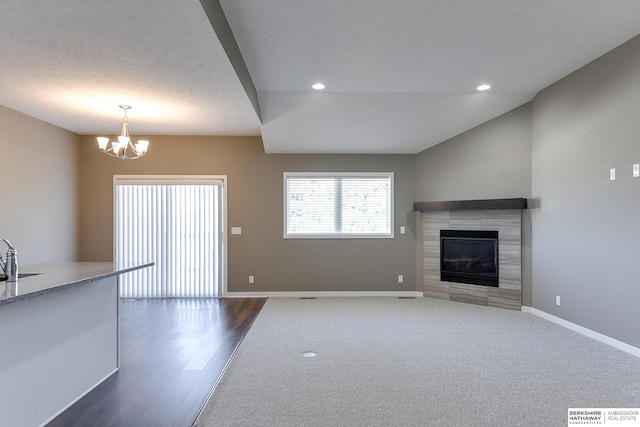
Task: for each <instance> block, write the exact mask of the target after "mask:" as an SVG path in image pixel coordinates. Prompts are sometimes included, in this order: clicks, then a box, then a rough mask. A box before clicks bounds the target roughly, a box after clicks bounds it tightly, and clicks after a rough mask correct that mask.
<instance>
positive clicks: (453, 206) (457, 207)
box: [413, 198, 527, 212]
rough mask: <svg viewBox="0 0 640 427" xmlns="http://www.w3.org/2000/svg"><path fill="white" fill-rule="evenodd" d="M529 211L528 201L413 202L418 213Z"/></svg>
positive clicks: (518, 199)
mask: <svg viewBox="0 0 640 427" xmlns="http://www.w3.org/2000/svg"><path fill="white" fill-rule="evenodd" d="M493 209H527V199H521V198H515V199H488V200H453V201H448V202H413V210H414V211H418V212H433V211H461V210H493Z"/></svg>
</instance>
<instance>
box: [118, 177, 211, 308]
mask: <svg viewBox="0 0 640 427" xmlns="http://www.w3.org/2000/svg"><path fill="white" fill-rule="evenodd" d="M223 180H224V177H215V176H173V177H166V176H165V177H154V176H115V177H114V185H115V191H114V196H115V227H114V228H115V230H114V231H115V236H114V237H115V244H114V259H115V260H116V261H117V262H122V263H127V262H149V261H153V262H155V265H154V266H153V267H151V268H148V269H147V268H145V269H142V270H138V271H134V272H131V273H127V274H124V275H122V276H121V277H120V278H119V279H118V280H119V283H120V297H122V298H173V297H217V296H218V295H219V294H220V288H221V284H222V274H223V262H222V260H223V258H222V256H223V249H224V248H223V245H224V240H223V236H222V230H223V212H222V208H223V205H222V203H223V195H224V194H223V191H224V181H223Z"/></svg>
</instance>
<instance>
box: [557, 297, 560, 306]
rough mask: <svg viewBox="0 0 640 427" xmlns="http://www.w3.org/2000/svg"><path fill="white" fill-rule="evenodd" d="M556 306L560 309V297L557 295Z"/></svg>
mask: <svg viewBox="0 0 640 427" xmlns="http://www.w3.org/2000/svg"><path fill="white" fill-rule="evenodd" d="M556 305H557V306H558V307H560V295H556Z"/></svg>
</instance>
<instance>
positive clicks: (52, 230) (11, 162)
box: [0, 106, 78, 265]
mask: <svg viewBox="0 0 640 427" xmlns="http://www.w3.org/2000/svg"><path fill="white" fill-rule="evenodd" d="M0 129H2V132H0V164H1V165H2V183H1V184H0V200H2V201H1V202H0V237H2V238H5V239H8V240H10V241H11V242H12V243H13V245H14V246H15V247H16V250H17V251H18V261H19V263H20V265H26V264H32V263H37V262H54V261H55V262H57V261H73V260H75V257H76V236H77V232H76V182H77V181H76V157H75V156H76V147H77V145H78V136H77V135H75V134H73V133H71V132H68V131H65V130H62V129H60V128H58V127H55V126H52V125H50V124H48V123H45V122H43V121H40V120H37V119H34V118H33V117H30V116H27V115H24V114H22V113H19V112H17V111H14V110H10V109H8V108H5V107H1V106H0ZM5 251H6V247H5V246H4V243H2V244H0V253H2V254H3V255H4V253H5Z"/></svg>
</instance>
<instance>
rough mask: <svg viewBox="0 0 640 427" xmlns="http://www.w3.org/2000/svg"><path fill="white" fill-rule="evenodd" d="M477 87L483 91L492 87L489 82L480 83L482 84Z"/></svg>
mask: <svg viewBox="0 0 640 427" xmlns="http://www.w3.org/2000/svg"><path fill="white" fill-rule="evenodd" d="M476 89H478V90H480V91H483V90H489V89H491V85H487V84H484V85H480V86H478V87H477V88H476Z"/></svg>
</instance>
